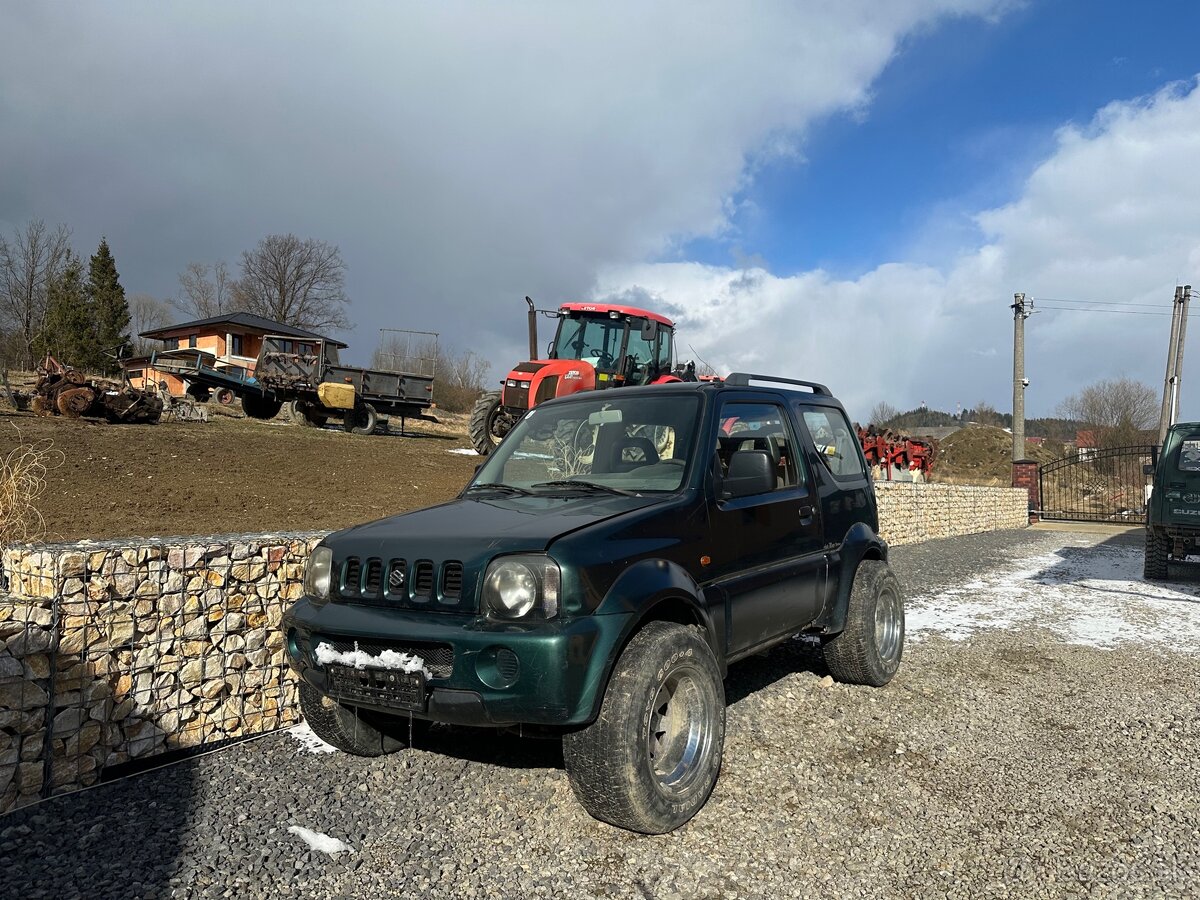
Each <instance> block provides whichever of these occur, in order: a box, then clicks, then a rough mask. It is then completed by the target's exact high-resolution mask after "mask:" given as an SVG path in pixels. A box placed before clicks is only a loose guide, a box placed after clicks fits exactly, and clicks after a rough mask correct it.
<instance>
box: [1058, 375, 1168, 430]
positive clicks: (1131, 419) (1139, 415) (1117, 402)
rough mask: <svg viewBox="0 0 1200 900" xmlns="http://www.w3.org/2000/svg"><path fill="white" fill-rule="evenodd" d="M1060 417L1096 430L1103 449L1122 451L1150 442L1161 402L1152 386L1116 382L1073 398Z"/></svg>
mask: <svg viewBox="0 0 1200 900" xmlns="http://www.w3.org/2000/svg"><path fill="white" fill-rule="evenodd" d="M1058 414H1059V415H1060V416H1062V418H1064V419H1074V420H1076V421H1078V422H1084V423H1086V424H1087V425H1090V426H1092V429H1093V430H1094V431H1095V432H1096V438H1097V440H1098V441H1099V445H1100V446H1101V447H1120V446H1124V445H1127V444H1136V443H1140V442H1142V441H1146V440H1148V439H1149V438H1148V435H1147V434H1146V432H1148V431H1150V430H1151V429H1153V428H1154V427H1155V425H1157V423H1158V414H1159V401H1158V397H1157V396H1155V392H1154V388H1152V387H1150V386H1149V385H1148V384H1145V383H1143V382H1141V381H1134V380H1133V379H1132V378H1116V379H1109V380H1105V381H1098V382H1096V383H1095V384H1093V385H1089V386H1088V387H1085V388H1084V389H1083V390H1082V391H1080V392H1079V393H1078V394H1072V395H1071V396H1070V397H1068V398H1067V399H1066V400H1064V401H1063V402H1062V404H1061V405H1060V406H1059V408H1058ZM1149 440H1151V442H1152V439H1149Z"/></svg>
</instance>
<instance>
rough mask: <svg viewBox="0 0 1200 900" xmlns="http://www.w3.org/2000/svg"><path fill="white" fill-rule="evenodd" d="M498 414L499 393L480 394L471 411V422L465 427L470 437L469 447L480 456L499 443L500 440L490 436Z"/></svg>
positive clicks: (490, 450) (493, 448) (486, 453)
mask: <svg viewBox="0 0 1200 900" xmlns="http://www.w3.org/2000/svg"><path fill="white" fill-rule="evenodd" d="M499 412H500V392H499V391H486V392H484V393H482V394H480V395H479V399H478V400H476V401H475V406H474V408H473V409H472V410H471V421H470V424H468V426H467V433H468V434H469V435H470V436H471V445H472V446H473V447H474V448H475V452H476V453H478V454H479V455H480V456H487V455H488V454H489V453H491V452H492V451H493V450H495V449H496V445H497V444H499V443H500V440H499V439H498V438H497V437H496V436H495V435H494V434H492V426H493V424H494V423H495V421H496V416H497V415H498V414H499Z"/></svg>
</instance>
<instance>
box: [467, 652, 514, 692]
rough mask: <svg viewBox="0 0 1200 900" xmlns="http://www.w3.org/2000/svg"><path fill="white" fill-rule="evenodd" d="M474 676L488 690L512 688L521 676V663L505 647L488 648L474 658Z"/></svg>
mask: <svg viewBox="0 0 1200 900" xmlns="http://www.w3.org/2000/svg"><path fill="white" fill-rule="evenodd" d="M475 674H476V675H478V676H479V680H480V681H482V682H483V683H484V684H486V685H487V686H488V687H490V688H496V689H497V690H503V689H504V688H508V687H512V686H513V685H514V684H516V683H517V679H518V678H519V677H520V676H521V661H520V659H518V658H517V654H515V653H513V652H512V651H511V650H509V649H508V648H507V647H488V648H487V649H486V650H484V651H483V652H482V653H480V654H479V656H477V657H476V658H475Z"/></svg>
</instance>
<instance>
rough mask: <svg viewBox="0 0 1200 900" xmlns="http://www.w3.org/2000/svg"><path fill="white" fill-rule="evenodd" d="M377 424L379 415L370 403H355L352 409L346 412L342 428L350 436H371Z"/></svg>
mask: <svg viewBox="0 0 1200 900" xmlns="http://www.w3.org/2000/svg"><path fill="white" fill-rule="evenodd" d="M378 424H379V413H377V412H376V411H375V407H373V406H372V405H371V404H370V403H361V402H360V403H356V404H354V409H348V410H346V415H345V417H344V418H343V419H342V427H343V428H345V429H346V431H348V432H350V433H351V434H373V433H374V431H375V426H376V425H378Z"/></svg>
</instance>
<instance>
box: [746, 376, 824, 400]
mask: <svg viewBox="0 0 1200 900" xmlns="http://www.w3.org/2000/svg"><path fill="white" fill-rule="evenodd" d="M751 381H766V382H770V383H772V384H797V385H799V386H800V387H805V388H808V389H809V390H810V391H812V392H813V393H814V394H820V395H822V396H824V397H832V396H833V393H832V392H831V391H830V390H829V388H827V387H825V385H823V384H818V383H817V382H815V381H799V380H798V379H795V378H781V377H779V376H778V375H753V374H751V373H749V372H733V373H731V374H729V375H727V376H726V377H725V383H726V384H731V385H733V386H735V387H750V382H751Z"/></svg>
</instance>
